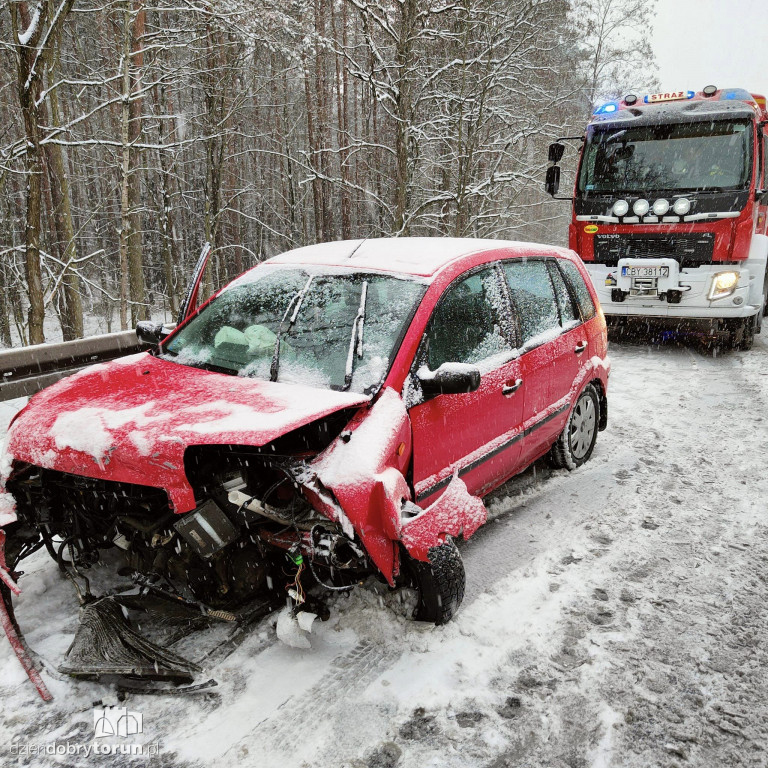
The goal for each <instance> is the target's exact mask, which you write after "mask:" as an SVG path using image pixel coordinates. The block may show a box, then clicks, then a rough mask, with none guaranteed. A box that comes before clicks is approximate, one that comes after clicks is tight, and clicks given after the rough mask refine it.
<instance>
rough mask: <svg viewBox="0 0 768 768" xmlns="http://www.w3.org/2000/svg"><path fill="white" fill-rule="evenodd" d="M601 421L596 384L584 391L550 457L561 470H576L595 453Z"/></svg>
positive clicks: (553, 463)
mask: <svg viewBox="0 0 768 768" xmlns="http://www.w3.org/2000/svg"><path fill="white" fill-rule="evenodd" d="M599 423H600V401H599V399H598V396H597V392H596V391H595V388H594V386H593V385H592V384H588V385H587V386H586V387H584V389H583V390H582V391H581V394H580V395H579V398H578V400H577V401H576V405H574V406H573V409H572V410H571V413H570V416H568V421H567V422H566V424H565V429H563V431H562V432H561V433H560V437H558V438H557V442H556V443H555V444H554V445H553V446H552V449H551V450H550V453H549V458H550V461H551V463H552V465H553V466H554V467H555V468H557V469H569V470H570V469H576V467H580V466H581V465H582V464H584V463H585V462H586V461H588V460H589V457H590V456H591V455H592V451H593V450H594V448H595V442H596V440H597V430H598V425H599Z"/></svg>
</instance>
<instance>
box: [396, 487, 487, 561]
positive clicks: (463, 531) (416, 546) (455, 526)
mask: <svg viewBox="0 0 768 768" xmlns="http://www.w3.org/2000/svg"><path fill="white" fill-rule="evenodd" d="M487 519H488V510H487V509H486V508H485V504H483V501H482V499H480V498H478V497H477V496H472V495H471V494H470V492H469V491H468V490H467V486H466V484H465V483H464V481H463V480H462V479H461V478H459V476H458V475H454V476H453V478H452V479H451V482H450V483H449V484H448V487H447V488H446V489H445V491H444V492H443V493H442V495H441V496H440V498H438V499H437V501H435V502H433V503H432V504H430V506H428V507H427V508H426V509H425V510H423V511H422V512H420V513H419V514H418V515H417V516H416V517H414V518H412V519H411V520H408V521H406V522H405V523H404V524H403V529H402V534H401V541H402V542H403V544H404V545H405V548H406V549H407V550H408V554H409V555H411V557H413V558H415V559H416V560H423V561H426V560H427V559H428V555H429V550H430V549H432V547H437V546H439V545H440V544H443V543H445V537H446V536H448V535H450V536H454V537H456V536H463V537H464V538H465V539H468V538H469V537H470V536H471V535H472V534H473V533H474V532H475V531H476V530H477V529H478V528H479V527H480V526H481V525H483V523H485V521H486V520H487Z"/></svg>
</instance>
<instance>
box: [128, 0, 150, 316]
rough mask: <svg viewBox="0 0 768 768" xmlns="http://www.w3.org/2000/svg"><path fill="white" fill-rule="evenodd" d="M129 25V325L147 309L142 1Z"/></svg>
mask: <svg viewBox="0 0 768 768" xmlns="http://www.w3.org/2000/svg"><path fill="white" fill-rule="evenodd" d="M133 17H134V18H133V24H132V25H131V27H130V41H131V67H130V68H129V73H130V75H131V77H130V92H131V99H130V103H129V105H128V143H129V149H128V158H129V170H128V178H127V186H128V189H127V194H128V215H127V221H128V235H127V247H128V275H129V285H130V297H131V325H133V326H135V325H136V323H137V322H138V321H139V320H148V319H149V316H150V307H149V306H148V305H147V294H146V286H145V283H144V258H143V254H142V243H141V230H142V225H141V209H142V203H141V176H140V174H139V169H140V167H141V154H142V153H141V150H140V149H139V148H138V147H136V146H134V145H135V144H136V143H137V142H138V141H139V139H140V138H141V132H142V119H141V113H142V103H143V101H142V96H141V87H142V83H141V77H142V70H143V68H144V25H145V21H146V11H145V9H144V0H133Z"/></svg>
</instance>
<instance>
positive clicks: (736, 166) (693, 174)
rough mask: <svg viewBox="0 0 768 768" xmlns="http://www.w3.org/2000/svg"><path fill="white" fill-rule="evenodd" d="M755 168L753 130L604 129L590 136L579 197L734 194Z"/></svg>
mask: <svg viewBox="0 0 768 768" xmlns="http://www.w3.org/2000/svg"><path fill="white" fill-rule="evenodd" d="M751 167H752V125H751V123H750V122H747V121H740V122H736V121H716V122H706V123H689V124H685V125H653V126H642V127H637V128H616V127H614V128H600V129H597V130H595V131H594V132H593V133H592V134H591V136H589V137H588V140H587V144H586V147H585V149H584V159H583V161H582V164H581V172H580V174H579V185H578V189H579V192H580V193H587V194H589V193H597V194H615V193H633V192H637V193H644V192H648V191H651V190H652V191H655V192H662V191H668V192H673V191H674V192H694V191H732V190H740V189H744V188H745V187H746V186H747V184H748V182H749V178H750V169H751Z"/></svg>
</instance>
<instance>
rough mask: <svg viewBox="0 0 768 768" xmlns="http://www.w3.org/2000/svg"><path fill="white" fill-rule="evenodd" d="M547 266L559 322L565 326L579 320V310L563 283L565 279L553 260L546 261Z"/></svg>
mask: <svg viewBox="0 0 768 768" xmlns="http://www.w3.org/2000/svg"><path fill="white" fill-rule="evenodd" d="M547 266H548V267H549V276H550V277H551V278H552V285H553V286H554V288H555V297H556V298H557V308H558V309H559V310H560V324H561V325H562V326H563V327H564V328H567V327H568V326H570V325H573V324H574V323H577V322H578V321H579V312H578V310H577V309H576V307H575V306H574V303H573V299H572V297H571V293H570V291H569V290H568V288H567V286H566V285H565V279H564V278H563V276H562V274H560V270H559V269H558V268H557V265H556V264H555V262H554V261H549V262H547Z"/></svg>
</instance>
